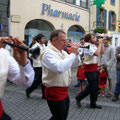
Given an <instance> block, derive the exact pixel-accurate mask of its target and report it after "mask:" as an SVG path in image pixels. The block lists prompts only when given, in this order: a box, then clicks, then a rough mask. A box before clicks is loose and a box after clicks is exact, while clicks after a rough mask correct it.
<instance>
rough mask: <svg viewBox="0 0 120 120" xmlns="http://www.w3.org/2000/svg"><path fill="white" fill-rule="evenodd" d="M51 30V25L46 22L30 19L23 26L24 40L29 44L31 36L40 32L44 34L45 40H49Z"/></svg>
mask: <svg viewBox="0 0 120 120" xmlns="http://www.w3.org/2000/svg"><path fill="white" fill-rule="evenodd" d="M52 31H53V26H51V25H50V24H49V23H48V22H46V21H43V20H39V19H36V20H32V21H30V22H29V23H27V25H26V27H25V40H26V41H28V44H29V45H30V43H31V41H32V37H34V36H36V35H38V34H40V33H41V34H43V35H44V36H45V40H49V37H50V34H51V32H52Z"/></svg>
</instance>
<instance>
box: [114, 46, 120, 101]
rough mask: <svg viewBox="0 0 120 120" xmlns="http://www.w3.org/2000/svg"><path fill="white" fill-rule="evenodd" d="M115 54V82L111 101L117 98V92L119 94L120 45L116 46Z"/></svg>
mask: <svg viewBox="0 0 120 120" xmlns="http://www.w3.org/2000/svg"><path fill="white" fill-rule="evenodd" d="M115 56H116V60H117V63H116V77H117V82H116V86H115V91H114V97H113V99H112V101H117V100H118V99H119V94H120V46H119V47H117V49H116V54H115Z"/></svg>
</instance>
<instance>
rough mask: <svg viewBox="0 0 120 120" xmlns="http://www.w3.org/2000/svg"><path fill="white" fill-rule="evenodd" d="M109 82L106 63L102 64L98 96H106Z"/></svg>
mask: <svg viewBox="0 0 120 120" xmlns="http://www.w3.org/2000/svg"><path fill="white" fill-rule="evenodd" d="M106 82H107V68H106V66H105V65H101V67H100V70H99V89H100V92H99V95H98V96H102V97H104V96H105V87H106Z"/></svg>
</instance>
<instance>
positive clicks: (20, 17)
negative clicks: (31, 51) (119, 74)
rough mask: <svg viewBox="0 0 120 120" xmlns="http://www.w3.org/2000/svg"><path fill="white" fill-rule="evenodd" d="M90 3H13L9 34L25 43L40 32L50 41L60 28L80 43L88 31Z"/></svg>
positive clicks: (65, 0) (64, 0)
mask: <svg viewBox="0 0 120 120" xmlns="http://www.w3.org/2000/svg"><path fill="white" fill-rule="evenodd" d="M88 6H89V4H88V1H86V0H81V1H78V0H12V1H11V3H10V18H11V19H10V20H11V21H10V35H12V36H18V37H20V39H21V40H24V39H25V40H28V42H29V44H30V42H31V38H32V37H33V36H35V35H37V34H39V33H42V34H44V35H45V38H46V40H49V36H50V33H51V32H52V31H53V30H55V29H63V30H64V31H65V32H66V33H67V37H68V39H71V40H72V41H79V40H80V38H81V37H82V36H83V35H84V34H85V33H86V32H89V8H88Z"/></svg>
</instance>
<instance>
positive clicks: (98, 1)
mask: <svg viewBox="0 0 120 120" xmlns="http://www.w3.org/2000/svg"><path fill="white" fill-rule="evenodd" d="M104 3H105V0H94V2H93V4H94V5H96V6H97V7H98V8H100V7H101V5H102V4H104Z"/></svg>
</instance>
